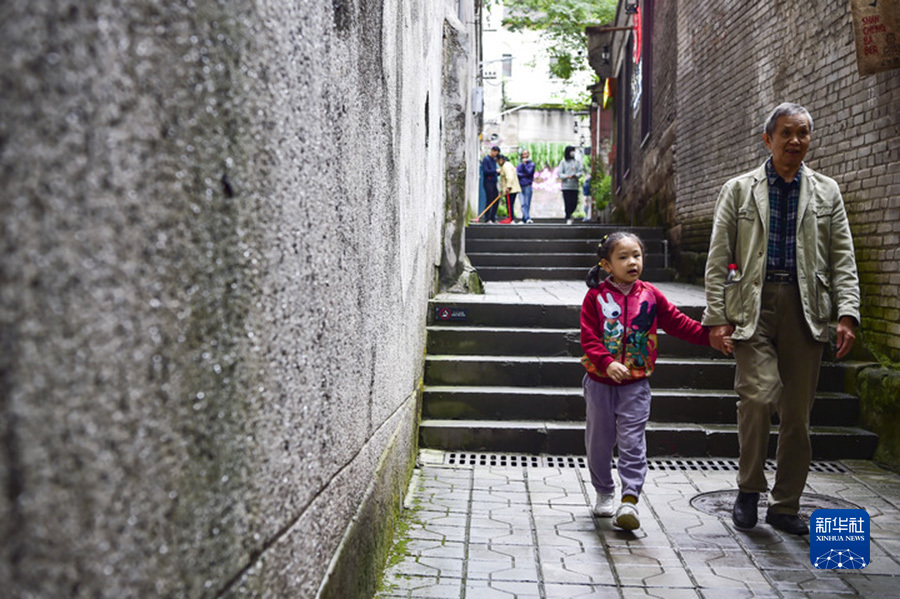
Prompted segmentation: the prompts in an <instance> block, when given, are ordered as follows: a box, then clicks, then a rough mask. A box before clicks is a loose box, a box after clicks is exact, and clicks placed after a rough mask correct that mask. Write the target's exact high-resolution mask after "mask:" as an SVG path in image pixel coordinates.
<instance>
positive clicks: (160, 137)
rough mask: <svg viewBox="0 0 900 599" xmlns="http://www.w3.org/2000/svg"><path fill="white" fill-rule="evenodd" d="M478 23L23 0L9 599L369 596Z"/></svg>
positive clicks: (5, 309)
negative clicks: (449, 42)
mask: <svg viewBox="0 0 900 599" xmlns="http://www.w3.org/2000/svg"><path fill="white" fill-rule="evenodd" d="M457 10H458V2H455V1H452V0H447V1H446V2H420V1H413V0H376V1H371V2H362V1H360V0H334V1H333V2H313V3H274V2H248V1H246V0H239V1H237V2H231V3H222V2H214V1H213V0H196V1H193V2H185V3H159V2H151V1H149V0H125V1H124V2H113V1H111V0H101V1H98V2H90V3H84V2H67V1H64V0H58V1H51V0H32V1H30V2H23V1H19V2H10V3H6V4H5V5H4V10H3V15H4V19H3V20H2V23H0V50H2V55H3V56H4V58H5V59H4V61H3V62H2V63H0V84H2V89H3V90H4V91H3V94H2V95H0V188H2V189H3V194H2V195H0V223H2V224H0V227H2V236H0V243H2V256H3V257H2V261H0V434H2V444H0V456H2V457H0V485H2V486H3V493H0V527H2V530H0V537H2V538H3V539H4V541H3V543H2V546H0V585H2V587H3V588H4V591H5V592H6V593H8V594H9V596H15V597H22V598H29V597H63V596H73V597H74V596H85V597H87V596H90V597H117V598H121V597H151V596H160V597H232V596H238V595H240V596H272V597H275V596H278V597H289V596H290V597H312V596H315V595H316V594H317V593H320V592H321V595H322V596H340V597H351V596H368V595H370V594H371V588H372V585H373V573H376V574H377V564H375V565H373V563H374V562H372V560H374V561H375V562H377V560H378V558H379V556H378V552H379V551H382V550H383V546H384V544H385V543H384V542H383V541H379V540H378V539H377V538H376V537H377V536H378V535H379V534H388V533H387V532H385V531H387V530H389V522H388V523H387V524H386V523H385V522H386V519H388V518H389V516H390V513H391V511H392V509H393V508H396V505H397V503H398V501H399V496H402V490H403V487H404V486H405V482H406V476H407V475H408V472H409V468H410V467H411V464H412V459H413V456H414V450H415V443H416V441H415V438H416V419H417V402H418V398H419V386H420V380H421V375H422V367H423V352H424V322H425V310H426V303H427V300H428V297H429V294H430V293H431V292H432V291H433V289H434V284H435V281H436V279H437V266H438V264H439V263H440V259H441V249H442V240H443V238H444V230H443V229H444V208H445V207H444V197H445V186H444V174H445V169H446V168H447V164H446V160H445V156H446V154H447V153H446V151H445V149H444V145H445V138H444V132H443V118H444V115H445V108H444V106H443V104H442V102H441V100H440V98H441V94H442V85H443V84H442V67H441V65H442V60H443V43H442V37H443V35H442V34H443V31H444V23H445V22H446V21H451V22H453V24H454V27H455V28H456V29H457V30H459V32H460V37H461V38H463V39H462V42H461V43H462V44H463V45H467V44H468V41H467V40H466V39H464V38H465V37H466V35H467V34H466V31H467V30H468V29H467V26H466V25H463V22H462V21H459V20H457ZM469 20H470V21H471V20H472V19H469ZM469 118H470V117H469ZM446 143H455V144H459V143H460V142H459V140H458V139H453V140H446ZM460 237H461V236H456V237H455V239H456V240H457V241H459V239H460ZM452 239H453V237H452V236H451V240H452ZM445 253H446V252H445ZM459 254H460V252H458V251H457V252H456V255H459ZM392 506H393V508H392ZM354 517H356V518H357V524H356V525H354V520H353V519H354ZM373 518H374V520H373ZM361 520H362V525H359V524H358V523H359V522H360V521H361ZM359 539H362V540H364V541H366V542H365V543H363V544H362V545H361V546H362V547H364V548H365V549H366V550H367V552H364V553H363V554H362V557H361V558H360V557H359V556H355V557H354V559H346V556H347V555H348V553H352V552H354V551H356V541H358V540H359ZM342 543H343V544H342ZM342 546H343V547H347V546H349V548H348V549H347V551H340V550H339V549H340V548H341V547H342ZM367 559H368V560H369V561H370V563H368V564H359V563H355V562H354V560H356V561H363V562H365V561H366V560H367ZM348 567H349V568H354V569H355V571H352V572H350V573H349V574H348V573H347V571H346V568H348ZM363 571H364V572H365V574H359V575H357V574H356V572H363ZM367 593H368V595H367Z"/></svg>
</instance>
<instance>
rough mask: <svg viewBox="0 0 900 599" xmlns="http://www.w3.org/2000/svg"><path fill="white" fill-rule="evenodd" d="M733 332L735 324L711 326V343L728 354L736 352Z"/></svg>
mask: <svg viewBox="0 0 900 599" xmlns="http://www.w3.org/2000/svg"><path fill="white" fill-rule="evenodd" d="M732 333H734V325H730V324H720V325H718V326H714V327H710V329H709V344H710V345H712V346H713V347H714V348H716V349H717V350H719V351H720V352H722V353H723V354H725V355H726V356H727V355H729V354H731V353H733V352H734V341H733V340H732V339H731V334H732Z"/></svg>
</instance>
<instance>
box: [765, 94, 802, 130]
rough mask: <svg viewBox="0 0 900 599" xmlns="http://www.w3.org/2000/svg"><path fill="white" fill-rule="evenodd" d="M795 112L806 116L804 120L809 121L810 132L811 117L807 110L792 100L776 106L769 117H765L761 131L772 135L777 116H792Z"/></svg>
mask: <svg viewBox="0 0 900 599" xmlns="http://www.w3.org/2000/svg"><path fill="white" fill-rule="evenodd" d="M795 114H802V115H803V116H805V117H806V122H807V123H809V130H810V132H812V130H813V119H812V117H811V116H810V115H809V111H808V110H807V109H805V108H803V107H802V106H800V105H799V104H794V103H793V102H784V103H782V104H779V105H778V106H776V107H775V110H773V111H772V112H771V113H769V118H767V119H766V125H765V127H764V128H763V131H765V133H766V135H768V136H769V137H772V134H773V133H775V123H776V122H777V121H778V117H781V116H794V115H795Z"/></svg>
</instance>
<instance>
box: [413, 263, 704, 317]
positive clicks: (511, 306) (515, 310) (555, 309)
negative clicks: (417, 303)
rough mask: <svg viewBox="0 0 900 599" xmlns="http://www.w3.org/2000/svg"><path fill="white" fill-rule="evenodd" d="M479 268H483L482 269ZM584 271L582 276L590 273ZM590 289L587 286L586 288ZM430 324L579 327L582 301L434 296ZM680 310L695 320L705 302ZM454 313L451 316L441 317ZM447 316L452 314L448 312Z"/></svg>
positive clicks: (585, 289)
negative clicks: (563, 302) (536, 302)
mask: <svg viewBox="0 0 900 599" xmlns="http://www.w3.org/2000/svg"><path fill="white" fill-rule="evenodd" d="M479 272H481V271H480V270H479ZM581 272H582V278H583V277H584V276H586V275H587V272H586V271H581ZM584 291H585V293H587V287H586V286H585V288H584ZM429 304H430V306H431V310H429V311H428V324H430V325H433V324H435V323H449V322H452V323H453V325H454V326H471V327H480V326H488V327H519V328H523V327H540V328H577V327H579V326H580V321H581V305H580V304H579V305H566V304H528V303H509V302H494V301H485V300H483V299H482V298H479V297H473V298H467V299H466V300H463V299H457V298H454V299H452V300H441V299H435V300H431V301H430V302H429ZM678 308H679V310H681V311H682V312H684V313H685V314H687V315H688V316H690V317H691V318H693V319H695V320H699V319H700V318H701V317H702V315H703V306H679V307H678ZM441 314H447V315H451V314H452V320H448V319H445V318H442V317H441ZM448 318H450V317H449V316H448Z"/></svg>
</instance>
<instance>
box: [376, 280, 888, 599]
mask: <svg viewBox="0 0 900 599" xmlns="http://www.w3.org/2000/svg"><path fill="white" fill-rule="evenodd" d="M659 287H660V288H661V289H662V291H663V293H665V294H666V295H667V297H669V298H670V299H671V300H672V301H673V302H674V303H675V304H676V305H679V306H688V305H692V306H693V305H699V306H702V305H704V299H703V290H702V288H700V287H695V286H690V285H684V284H677V283H665V284H660V285H659ZM585 291H586V287H585V285H584V283H582V282H579V281H514V282H509V283H499V282H491V283H488V284H487V289H486V293H485V295H483V296H472V295H465V296H455V295H442V296H440V297H441V299H459V300H463V301H469V302H508V303H519V302H529V303H530V302H543V303H552V304H571V305H580V304H581V301H582V298H583V297H584V293H585ZM814 466H815V467H816V468H814V470H813V472H811V474H810V477H809V480H808V485H807V489H806V493H805V494H804V499H803V503H802V506H801V514H804V515H805V516H807V517H808V516H809V514H810V513H811V512H812V510H814V509H817V508H819V507H861V508H864V509H866V510H867V511H868V513H869V515H870V517H871V529H872V535H871V536H872V542H871V564H870V565H869V566H868V567H866V568H865V569H862V570H846V571H838V570H817V569H815V568H813V566H812V565H811V563H810V547H809V537H794V536H790V535H784V534H782V533H780V532H778V531H776V530H774V529H772V528H771V527H770V526H768V525H766V524H765V523H762V522H761V523H760V524H759V525H758V526H757V527H756V528H755V529H754V530H752V531H749V532H741V531H738V530H736V529H735V528H734V527H733V526H732V523H731V519H730V511H729V510H730V504H731V503H732V502H733V497H734V495H733V494H734V492H735V491H734V489H735V475H736V472H735V471H736V462H735V461H734V460H682V461H680V462H677V463H676V462H675V461H674V460H669V461H664V460H651V469H650V471H649V473H648V476H647V482H646V485H645V487H644V492H643V494H642V497H641V502H640V505H639V508H640V515H641V528H640V529H638V530H637V531H634V532H633V533H630V532H624V531H620V530H617V529H615V528H614V527H613V526H612V525H611V523H610V519H609V518H596V517H594V516H592V515H591V513H590V506H591V505H593V502H594V499H595V497H594V490H593V488H592V487H591V484H590V475H589V474H588V472H587V470H586V466H585V463H584V458H583V457H581V458H573V457H562V458H560V457H558V456H523V455H504V454H473V453H467V454H452V453H447V452H440V451H434V450H422V451H421V452H420V455H419V463H418V467H417V468H416V470H415V472H414V473H413V477H412V482H411V484H410V488H409V493H408V496H407V498H406V506H407V508H408V509H407V510H406V511H405V512H404V515H403V522H402V525H401V526H400V530H399V531H398V534H397V541H398V542H397V543H396V545H395V546H394V549H393V556H392V560H391V563H390V564H389V565H388V567H387V569H386V571H385V575H384V584H383V585H382V590H381V591H380V592H379V593H378V594H377V595H376V597H378V598H379V599H387V598H399V597H407V598H412V597H416V598H431V599H451V598H452V599H493V598H495V597H496V598H500V597H502V598H505V599H513V598H519V599H525V598H529V599H530V598H548V599H570V598H575V597H618V598H628V597H660V598H663V599H679V598H682V597H684V598H688V597H689V598H698V597H704V598H709V599H713V598H714V599H719V598H722V597H727V598H728V599H739V598H742V597H756V596H759V597H783V598H791V599H793V598H800V597H815V598H817V599H819V598H825V597H834V598H847V597H854V596H861V597H871V598H881V597H897V596H900V476H898V475H896V474H894V473H891V472H888V471H885V470H882V469H880V468H878V467H877V466H876V465H874V464H873V463H871V462H866V461H845V462H837V463H825V464H821V463H815V464H814ZM769 476H770V478H771V472H770V473H769ZM717 492H718V493H717ZM842 502H844V503H842ZM851 504H852V505H851ZM760 511H761V512H762V513H763V514H764V508H761V510H760Z"/></svg>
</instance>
